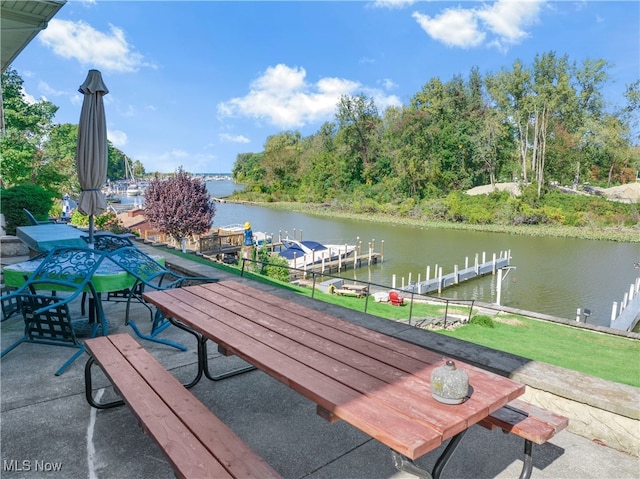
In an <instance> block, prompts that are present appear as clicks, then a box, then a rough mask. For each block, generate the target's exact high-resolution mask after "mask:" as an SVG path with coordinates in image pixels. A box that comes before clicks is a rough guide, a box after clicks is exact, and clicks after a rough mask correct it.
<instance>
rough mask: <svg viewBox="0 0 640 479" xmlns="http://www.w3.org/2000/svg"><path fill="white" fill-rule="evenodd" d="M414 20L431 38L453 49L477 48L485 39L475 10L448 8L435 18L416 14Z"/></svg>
mask: <svg viewBox="0 0 640 479" xmlns="http://www.w3.org/2000/svg"><path fill="white" fill-rule="evenodd" d="M413 18H415V19H416V21H417V22H418V24H419V25H420V26H421V27H422V29H423V30H424V31H425V32H427V33H428V34H429V36H430V37H431V38H433V39H435V40H438V41H441V42H442V43H444V44H445V45H449V46H452V47H462V48H469V47H475V46H478V45H480V44H481V43H482V42H483V41H484V38H485V34H484V33H483V32H481V31H480V30H479V29H478V21H477V19H476V17H475V14H474V12H473V10H464V9H461V8H448V9H446V10H445V11H444V12H442V13H440V14H439V15H436V16H435V17H433V18H432V17H430V16H429V15H423V14H422V13H418V12H414V14H413Z"/></svg>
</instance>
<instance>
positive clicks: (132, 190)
mask: <svg viewBox="0 0 640 479" xmlns="http://www.w3.org/2000/svg"><path fill="white" fill-rule="evenodd" d="M126 194H127V196H138V195H140V187H139V186H138V185H137V183H131V184H129V186H127V191H126Z"/></svg>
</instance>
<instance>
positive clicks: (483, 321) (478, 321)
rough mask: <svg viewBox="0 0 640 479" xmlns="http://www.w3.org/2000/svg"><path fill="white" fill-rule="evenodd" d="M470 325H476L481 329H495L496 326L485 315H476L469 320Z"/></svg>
mask: <svg viewBox="0 0 640 479" xmlns="http://www.w3.org/2000/svg"><path fill="white" fill-rule="evenodd" d="M469 324H475V325H476V326H480V327H481V328H495V327H496V325H495V323H494V322H493V319H491V318H490V317H489V316H486V315H484V314H476V315H475V316H473V317H472V318H471V319H470V320H469Z"/></svg>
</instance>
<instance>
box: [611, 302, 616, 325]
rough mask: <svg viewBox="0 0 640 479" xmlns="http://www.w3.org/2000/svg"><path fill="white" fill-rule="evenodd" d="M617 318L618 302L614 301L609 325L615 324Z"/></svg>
mask: <svg viewBox="0 0 640 479" xmlns="http://www.w3.org/2000/svg"><path fill="white" fill-rule="evenodd" d="M617 317H618V302H617V301H614V302H613V307H612V308H611V322H610V323H609V325H611V324H613V322H614V321H615V320H616V318H617Z"/></svg>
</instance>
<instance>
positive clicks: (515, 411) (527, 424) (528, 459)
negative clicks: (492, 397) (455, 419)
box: [478, 399, 569, 479]
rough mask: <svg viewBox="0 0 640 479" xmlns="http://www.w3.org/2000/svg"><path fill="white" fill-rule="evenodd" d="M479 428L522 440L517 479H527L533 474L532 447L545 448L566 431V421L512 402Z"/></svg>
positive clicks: (482, 422)
mask: <svg viewBox="0 0 640 479" xmlns="http://www.w3.org/2000/svg"><path fill="white" fill-rule="evenodd" d="M478 424H480V425H481V426H484V427H486V428H488V429H496V428H500V429H502V430H503V431H504V432H508V433H511V434H516V435H517V436H520V437H522V438H524V464H523V466H522V472H521V473H520V479H527V478H529V477H531V472H532V470H533V452H532V443H534V442H535V443H536V444H544V443H545V442H547V441H548V440H549V439H551V438H552V437H553V436H555V435H556V434H557V433H558V432H560V431H562V430H563V429H565V428H566V427H567V426H568V425H569V419H567V418H566V417H564V416H561V415H559V414H556V413H553V412H551V411H547V410H545V409H542V408H540V407H538V406H534V405H533V404H529V403H526V402H524V401H522V400H520V399H515V400H513V401H511V402H510V403H508V404H507V405H506V406H504V407H502V408H500V409H498V410H497V411H495V412H494V413H492V414H490V415H489V416H487V417H486V418H485V419H483V420H482V421H480V422H479V423H478Z"/></svg>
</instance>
